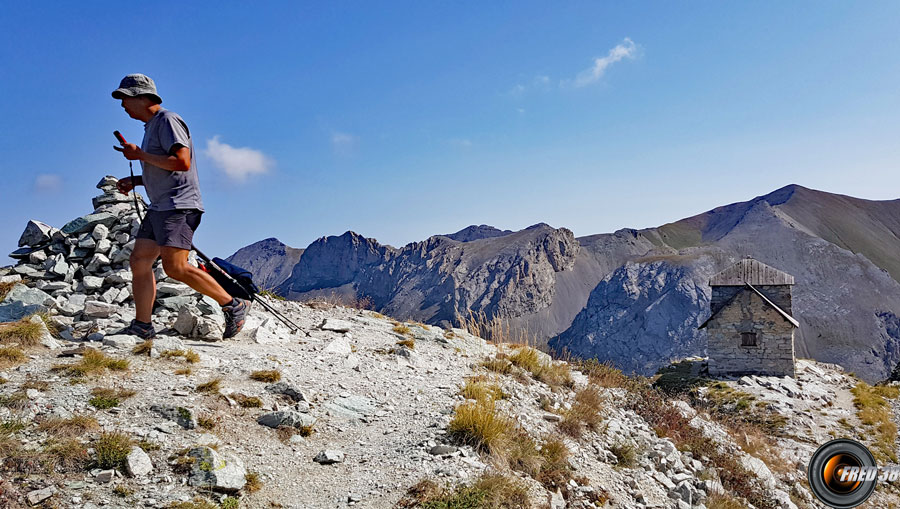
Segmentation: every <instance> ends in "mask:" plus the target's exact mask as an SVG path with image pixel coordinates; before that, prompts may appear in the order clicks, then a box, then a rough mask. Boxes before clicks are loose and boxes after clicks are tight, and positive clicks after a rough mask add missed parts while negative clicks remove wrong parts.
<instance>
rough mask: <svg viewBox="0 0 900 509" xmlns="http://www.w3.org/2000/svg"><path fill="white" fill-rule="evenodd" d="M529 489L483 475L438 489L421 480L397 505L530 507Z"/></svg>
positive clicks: (443, 508)
mask: <svg viewBox="0 0 900 509" xmlns="http://www.w3.org/2000/svg"><path fill="white" fill-rule="evenodd" d="M530 506H531V502H530V500H529V497H528V489H527V488H526V487H525V486H524V485H523V484H522V482H521V481H519V480H518V479H516V478H514V477H507V476H504V475H501V474H489V473H485V474H482V475H481V477H479V478H478V479H477V480H476V481H474V482H473V483H471V484H461V485H458V486H456V487H454V488H452V489H451V488H449V487H441V486H439V485H438V484H436V483H434V482H433V481H428V480H425V481H421V482H419V483H417V484H416V485H415V486H413V487H412V488H410V489H409V491H407V493H406V496H405V497H404V498H403V499H402V500H400V502H398V504H397V507H398V508H400V509H409V508H413V507H422V508H427V509H480V508H485V509H492V508H497V509H499V508H510V509H512V508H519V507H530Z"/></svg>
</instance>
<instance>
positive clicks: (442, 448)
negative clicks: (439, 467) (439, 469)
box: [428, 444, 459, 456]
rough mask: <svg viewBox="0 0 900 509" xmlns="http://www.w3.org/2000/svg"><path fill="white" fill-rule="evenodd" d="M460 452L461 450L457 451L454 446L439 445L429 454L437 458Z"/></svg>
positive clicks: (430, 450)
mask: <svg viewBox="0 0 900 509" xmlns="http://www.w3.org/2000/svg"><path fill="white" fill-rule="evenodd" d="M458 450H459V449H457V448H456V447H453V446H452V445H444V444H438V445H436V446H434V447H432V448H431V449H429V450H428V454H433V455H435V456H444V455H447V454H453V453H455V452H456V451H458Z"/></svg>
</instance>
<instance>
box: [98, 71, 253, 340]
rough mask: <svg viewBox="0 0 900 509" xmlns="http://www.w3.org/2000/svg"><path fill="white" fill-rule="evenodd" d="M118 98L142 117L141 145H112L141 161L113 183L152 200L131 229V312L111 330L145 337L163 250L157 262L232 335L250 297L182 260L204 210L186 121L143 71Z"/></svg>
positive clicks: (135, 115) (149, 327) (241, 321)
mask: <svg viewBox="0 0 900 509" xmlns="http://www.w3.org/2000/svg"><path fill="white" fill-rule="evenodd" d="M112 96H113V98H115V99H121V100H122V108H124V109H125V113H127V114H128V116H130V117H131V118H133V119H135V120H140V121H141V122H144V140H143V141H142V142H141V146H140V147H139V146H137V145H135V144H133V143H123V144H122V146H121V147H115V146H114V147H113V148H114V149H116V150H118V151H119V152H122V155H124V156H125V158H126V159H128V160H130V161H140V162H141V168H142V170H143V171H142V172H141V175H140V176H135V177H125V178H122V179H121V180H119V182H118V189H119V191H120V192H122V193H125V194H128V193H129V192H130V191H131V190H132V189H134V187H135V186H140V185H142V186H144V188H145V189H146V190H147V197H148V198H149V199H150V206H149V209H148V210H147V215H146V216H144V219H143V221H142V222H141V226H140V229H139V230H138V233H137V235H136V236H135V243H134V250H133V251H132V252H131V258H130V259H129V262H130V264H131V273H132V276H133V277H132V283H131V285H132V293H133V296H134V305H135V319H134V320H132V321H131V325H129V326H128V327H126V328H125V329H123V330H121V331H119V332H117V334H130V335H134V336H138V337H140V338H143V339H150V338H152V337H153V336H154V335H155V334H156V331H155V330H154V329H153V325H152V324H151V323H150V322H151V315H152V314H153V303H154V301H155V300H156V278H155V277H154V274H153V264H154V263H155V262H156V260H157V258H160V257H162V264H163V269H164V270H165V271H166V274H168V275H169V277H172V278H174V279H177V280H178V281H181V282H182V283H185V284H186V285H188V286H190V287H191V288H193V289H194V290H196V291H198V292H200V293H202V294H203V295H208V296H209V297H211V298H213V299H215V301H216V302H218V303H219V305H220V306H222V312H223V313H224V314H225V332H224V334H223V335H222V336H223V339H224V338H230V337H233V336H234V335H235V334H237V333H238V332H239V331H240V330H241V327H243V325H244V317H245V316H246V315H247V311H248V310H249V307H250V303H249V302H248V301H246V300H243V299H237V298H233V297H232V296H231V295H229V294H228V292H226V291H225V290H224V289H223V288H222V287H221V286H220V285H219V283H217V282H216V280H215V279H213V278H212V276H210V275H209V274H207V273H206V272H204V271H203V270H201V269H199V268H197V267H194V266H193V265H191V264H190V263H188V253H189V252H190V250H191V246H192V244H193V236H194V231H196V230H197V226H198V225H199V224H200V216H201V215H203V202H202V200H201V199H200V181H199V179H198V178H197V170H196V169H195V168H194V169H192V168H191V161H192V156H193V144H192V142H191V135H190V131H188V127H187V124H185V122H184V120H182V118H181V117H180V116H178V114H176V113H174V112H171V111H168V110H166V109H165V108H163V107H161V106H160V104H161V103H162V99H161V98H160V97H159V95H158V94H157V93H156V84H155V83H154V82H153V80H152V79H150V78H149V77H148V76H145V75H143V74H129V75H128V76H125V77H124V78H123V79H122V82H121V83H119V88H117V89H116V90H114V91H113V93H112Z"/></svg>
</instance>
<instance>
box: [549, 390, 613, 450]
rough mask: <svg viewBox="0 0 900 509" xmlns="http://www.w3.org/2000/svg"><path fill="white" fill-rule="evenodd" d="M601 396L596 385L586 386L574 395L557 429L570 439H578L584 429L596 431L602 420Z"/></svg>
mask: <svg viewBox="0 0 900 509" xmlns="http://www.w3.org/2000/svg"><path fill="white" fill-rule="evenodd" d="M602 409H603V396H602V395H601V394H600V389H599V388H597V386H596V385H588V386H587V387H585V388H584V389H581V390H580V391H578V392H576V393H575V401H574V402H573V403H572V407H571V408H569V409H568V410H566V411H564V412H563V413H562V421H561V422H560V423H559V429H560V430H561V431H562V432H563V433H566V434H567V435H569V436H572V437H575V438H577V437H580V436H581V434H582V433H583V432H584V428H587V429H590V430H592V431H593V430H596V429H597V427H598V426H599V425H600V421H601V420H602V419H601V417H600V411H601V410H602Z"/></svg>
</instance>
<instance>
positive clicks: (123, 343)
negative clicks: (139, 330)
mask: <svg viewBox="0 0 900 509" xmlns="http://www.w3.org/2000/svg"><path fill="white" fill-rule="evenodd" d="M137 343H138V337H137V336H130V335H127V334H114V335H112V336H104V337H103V344H104V345H105V346H111V347H113V348H116V349H118V350H131V349H132V348H134V347H135V346H137Z"/></svg>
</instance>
